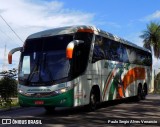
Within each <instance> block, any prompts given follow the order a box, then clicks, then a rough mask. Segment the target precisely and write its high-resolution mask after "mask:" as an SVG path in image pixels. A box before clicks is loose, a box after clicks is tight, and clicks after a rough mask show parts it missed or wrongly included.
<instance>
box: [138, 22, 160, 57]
mask: <svg viewBox="0 0 160 127" xmlns="http://www.w3.org/2000/svg"><path fill="white" fill-rule="evenodd" d="M140 37H141V38H142V39H143V42H144V45H143V46H144V47H145V48H147V49H149V50H151V47H153V51H154V56H155V57H156V58H160V24H159V23H156V22H150V23H149V24H147V29H146V30H144V31H143V34H142V35H141V36H140Z"/></svg>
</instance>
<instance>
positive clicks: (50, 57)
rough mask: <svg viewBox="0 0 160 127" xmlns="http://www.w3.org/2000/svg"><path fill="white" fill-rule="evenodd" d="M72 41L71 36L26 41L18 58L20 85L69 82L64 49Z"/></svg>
mask: <svg viewBox="0 0 160 127" xmlns="http://www.w3.org/2000/svg"><path fill="white" fill-rule="evenodd" d="M72 40H73V35H57V36H52V37H46V38H45V37H44V38H37V39H28V40H26V43H25V45H24V51H23V52H22V54H21V58H20V66H19V81H20V83H21V84H23V85H38V86H39V85H47V83H49V84H48V85H51V84H50V83H57V82H62V80H64V81H66V80H69V79H68V78H69V76H70V73H71V69H70V68H71V62H70V61H69V60H68V59H66V47H67V45H68V43H69V42H71V41H72ZM44 83H45V84H44Z"/></svg>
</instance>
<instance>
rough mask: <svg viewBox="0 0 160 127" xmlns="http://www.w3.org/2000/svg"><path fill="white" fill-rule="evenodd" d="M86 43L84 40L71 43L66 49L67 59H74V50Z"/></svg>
mask: <svg viewBox="0 0 160 127" xmlns="http://www.w3.org/2000/svg"><path fill="white" fill-rule="evenodd" d="M81 43H84V41H82V40H74V41H71V42H70V43H69V44H68V45H67V48H66V58H67V59H72V57H73V50H74V48H75V46H78V45H79V44H81Z"/></svg>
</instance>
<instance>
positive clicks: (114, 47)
mask: <svg viewBox="0 0 160 127" xmlns="http://www.w3.org/2000/svg"><path fill="white" fill-rule="evenodd" d="M121 55H122V51H121V46H120V43H118V42H115V41H112V42H111V46H110V56H111V60H113V61H120V58H121V57H122V56H121Z"/></svg>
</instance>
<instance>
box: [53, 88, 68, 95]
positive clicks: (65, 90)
mask: <svg viewBox="0 0 160 127" xmlns="http://www.w3.org/2000/svg"><path fill="white" fill-rule="evenodd" d="M67 90H68V88H63V89H59V90H56V91H55V93H57V94H60V93H65V92H67Z"/></svg>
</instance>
